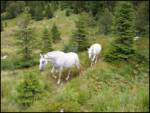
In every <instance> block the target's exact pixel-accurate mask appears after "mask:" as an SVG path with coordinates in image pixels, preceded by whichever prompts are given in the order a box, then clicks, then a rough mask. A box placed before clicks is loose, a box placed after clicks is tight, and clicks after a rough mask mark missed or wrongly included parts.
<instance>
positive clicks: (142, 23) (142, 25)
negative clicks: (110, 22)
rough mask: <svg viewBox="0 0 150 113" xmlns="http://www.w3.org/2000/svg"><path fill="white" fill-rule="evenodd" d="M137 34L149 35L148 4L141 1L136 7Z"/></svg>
mask: <svg viewBox="0 0 150 113" xmlns="http://www.w3.org/2000/svg"><path fill="white" fill-rule="evenodd" d="M136 29H137V34H139V35H147V34H149V2H148V1H143V2H141V4H139V6H138V7H137V18H136Z"/></svg>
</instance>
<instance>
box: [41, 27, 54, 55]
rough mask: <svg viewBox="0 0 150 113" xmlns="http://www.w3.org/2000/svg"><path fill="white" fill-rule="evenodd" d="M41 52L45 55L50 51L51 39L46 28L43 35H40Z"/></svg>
mask: <svg viewBox="0 0 150 113" xmlns="http://www.w3.org/2000/svg"><path fill="white" fill-rule="evenodd" d="M42 42H43V43H42V52H43V53H45V52H49V51H52V50H53V49H52V39H51V36H50V33H49V31H48V29H47V28H45V29H44V30H43V33H42Z"/></svg>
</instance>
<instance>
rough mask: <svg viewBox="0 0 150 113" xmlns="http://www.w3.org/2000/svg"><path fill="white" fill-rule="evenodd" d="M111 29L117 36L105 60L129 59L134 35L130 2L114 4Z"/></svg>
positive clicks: (131, 53)
mask: <svg viewBox="0 0 150 113" xmlns="http://www.w3.org/2000/svg"><path fill="white" fill-rule="evenodd" d="M113 30H114V34H116V35H117V38H116V39H115V40H114V42H113V44H112V48H111V49H110V51H109V52H108V53H107V54H106V58H105V59H106V60H107V61H114V60H128V59H130V58H131V57H132V55H133V54H134V49H133V37H134V36H135V15H134V10H133V6H132V4H131V3H129V2H120V3H119V4H118V5H116V10H115V15H114V19H113Z"/></svg>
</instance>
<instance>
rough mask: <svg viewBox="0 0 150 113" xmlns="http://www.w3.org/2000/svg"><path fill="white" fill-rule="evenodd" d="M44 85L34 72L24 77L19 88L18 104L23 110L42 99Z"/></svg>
mask: <svg viewBox="0 0 150 113" xmlns="http://www.w3.org/2000/svg"><path fill="white" fill-rule="evenodd" d="M43 89H44V88H43V86H42V84H40V82H39V80H38V78H37V75H35V74H34V73H33V72H32V73H31V72H30V73H27V74H25V75H24V79H23V81H22V82H21V83H20V84H19V85H18V87H17V103H18V104H19V106H20V107H21V108H27V107H29V106H31V104H33V103H34V102H35V101H37V100H39V99H41V97H42V94H44V92H43V91H44V90H43Z"/></svg>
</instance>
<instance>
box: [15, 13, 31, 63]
mask: <svg viewBox="0 0 150 113" xmlns="http://www.w3.org/2000/svg"><path fill="white" fill-rule="evenodd" d="M30 21H31V15H30V14H29V13H28V12H27V11H25V12H24V13H23V15H22V19H21V21H20V23H19V30H18V31H17V32H16V34H15V36H16V44H17V46H18V48H19V54H20V56H22V59H23V60H24V61H25V62H26V61H29V60H30V59H31V58H32V50H33V48H34V44H33V41H34V34H33V33H34V32H33V29H32V28H30V27H29V24H30Z"/></svg>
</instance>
